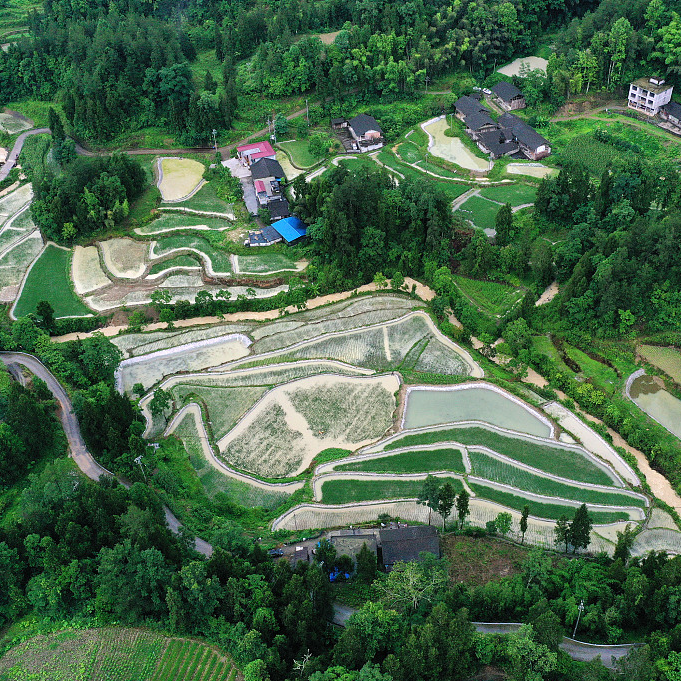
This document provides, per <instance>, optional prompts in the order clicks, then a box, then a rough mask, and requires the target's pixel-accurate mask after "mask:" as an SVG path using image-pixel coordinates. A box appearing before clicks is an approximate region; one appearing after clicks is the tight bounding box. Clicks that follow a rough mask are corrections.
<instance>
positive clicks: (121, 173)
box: [31, 154, 146, 241]
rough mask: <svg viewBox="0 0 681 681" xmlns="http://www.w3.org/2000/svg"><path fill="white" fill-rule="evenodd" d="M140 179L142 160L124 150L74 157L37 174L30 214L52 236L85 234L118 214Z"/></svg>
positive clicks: (123, 212) (141, 183)
mask: <svg viewBox="0 0 681 681" xmlns="http://www.w3.org/2000/svg"><path fill="white" fill-rule="evenodd" d="M145 184H146V181H145V178H144V172H143V170H142V166H141V165H140V163H139V162H138V161H137V160H135V159H133V158H131V157H130V156H128V155H125V154H114V155H113V156H110V157H107V158H87V157H79V158H77V159H76V160H74V161H73V162H71V163H69V164H68V165H67V166H65V168H64V169H63V171H62V172H61V173H60V174H58V175H55V174H53V173H51V172H46V173H44V174H43V175H42V176H41V177H39V178H38V181H37V182H35V183H34V187H35V200H34V201H33V203H32V204H31V215H32V217H33V220H34V221H35V223H36V224H37V225H38V226H39V227H40V228H41V229H42V230H43V233H44V234H45V235H46V236H47V237H48V238H50V239H53V240H54V241H64V240H67V239H73V238H75V237H78V236H87V235H89V234H92V233H93V232H95V231H97V230H100V229H102V227H113V226H114V225H115V224H117V223H119V222H120V221H121V220H123V219H124V218H125V217H126V216H127V214H128V205H129V202H130V201H132V200H133V199H135V198H136V197H137V196H139V195H140V194H141V192H142V190H143V189H144V185H145ZM67 225H71V227H67Z"/></svg>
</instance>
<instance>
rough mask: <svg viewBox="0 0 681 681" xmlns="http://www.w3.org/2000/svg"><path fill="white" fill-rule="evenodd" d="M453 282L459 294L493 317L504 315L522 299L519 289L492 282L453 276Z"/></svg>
mask: <svg viewBox="0 0 681 681" xmlns="http://www.w3.org/2000/svg"><path fill="white" fill-rule="evenodd" d="M454 281H455V283H456V286H457V288H458V289H459V290H460V291H461V293H463V294H464V296H466V297H467V298H468V299H469V300H470V301H471V302H472V303H473V304H474V305H475V306H476V307H477V308H479V309H480V310H481V311H482V312H484V313H486V314H489V315H493V316H500V315H504V314H505V313H506V312H508V310H510V309H511V308H512V307H513V306H514V305H516V304H517V303H518V302H519V301H520V300H522V297H523V292H522V291H521V290H520V289H517V288H513V287H512V286H507V285H505V284H497V283H496V282H494V281H478V280H477V279H468V278H466V277H461V276H455V277H454Z"/></svg>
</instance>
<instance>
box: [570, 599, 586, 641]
mask: <svg viewBox="0 0 681 681" xmlns="http://www.w3.org/2000/svg"><path fill="white" fill-rule="evenodd" d="M583 612H584V599H583V598H582V599H581V600H580V602H579V607H578V608H577V621H576V622H575V630H574V631H573V632H572V638H574V637H575V636H576V635H577V627H578V626H579V618H580V617H581V616H582V613H583Z"/></svg>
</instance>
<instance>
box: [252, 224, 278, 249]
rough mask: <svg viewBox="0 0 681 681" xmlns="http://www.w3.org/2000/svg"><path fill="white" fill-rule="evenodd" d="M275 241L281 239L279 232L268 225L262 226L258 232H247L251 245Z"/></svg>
mask: <svg viewBox="0 0 681 681" xmlns="http://www.w3.org/2000/svg"><path fill="white" fill-rule="evenodd" d="M277 241H281V234H279V232H277V231H276V230H275V229H272V228H271V227H270V226H269V225H268V226H265V227H263V228H262V230H260V231H259V232H249V233H248V242H249V243H250V244H251V245H252V246H257V245H259V244H274V243H276V242H277Z"/></svg>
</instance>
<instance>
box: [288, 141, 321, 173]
mask: <svg viewBox="0 0 681 681" xmlns="http://www.w3.org/2000/svg"><path fill="white" fill-rule="evenodd" d="M308 144H309V140H291V141H289V142H279V144H278V145H277V146H279V147H281V148H282V149H284V150H285V151H286V152H288V154H289V156H290V157H291V162H292V163H293V165H294V166H296V167H298V168H310V167H311V166H313V165H315V164H316V163H319V161H321V160H322V158H324V157H323V156H319V157H317V156H313V155H312V154H311V153H310V152H309V151H308V148H307V146H308Z"/></svg>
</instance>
